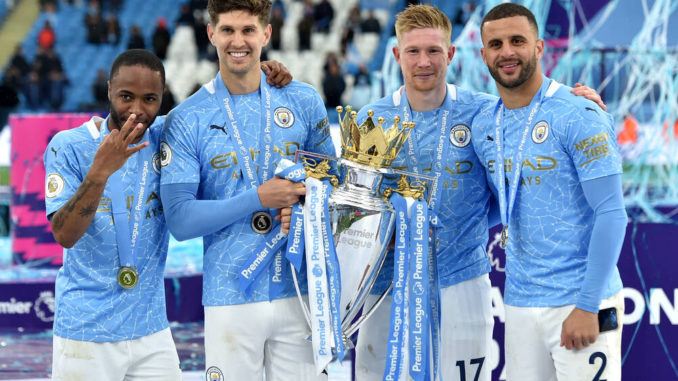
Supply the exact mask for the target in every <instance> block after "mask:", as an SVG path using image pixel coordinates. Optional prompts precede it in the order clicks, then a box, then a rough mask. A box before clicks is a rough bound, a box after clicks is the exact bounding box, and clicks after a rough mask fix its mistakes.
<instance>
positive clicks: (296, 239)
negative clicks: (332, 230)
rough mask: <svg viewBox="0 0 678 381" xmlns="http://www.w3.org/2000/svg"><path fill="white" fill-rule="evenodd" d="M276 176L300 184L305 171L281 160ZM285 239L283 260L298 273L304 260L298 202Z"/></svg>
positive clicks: (300, 166)
mask: <svg viewBox="0 0 678 381" xmlns="http://www.w3.org/2000/svg"><path fill="white" fill-rule="evenodd" d="M276 176H278V177H281V178H283V179H285V180H289V181H292V182H295V183H300V182H304V181H305V180H306V170H305V169H304V165H303V164H302V163H297V164H295V163H294V162H292V161H291V160H289V159H281V160H280V162H279V163H278V168H277V169H276ZM287 237H288V238H287V247H286V249H285V258H287V260H288V261H290V263H291V264H292V266H294V270H295V271H296V272H297V273H299V271H301V263H302V261H303V258H304V210H303V208H302V206H301V203H299V202H297V203H295V204H294V205H292V217H291V220H290V232H289V234H288V236H287Z"/></svg>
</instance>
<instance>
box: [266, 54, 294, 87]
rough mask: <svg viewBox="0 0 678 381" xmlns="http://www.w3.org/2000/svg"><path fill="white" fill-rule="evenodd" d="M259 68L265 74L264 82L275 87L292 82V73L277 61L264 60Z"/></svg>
mask: <svg viewBox="0 0 678 381" xmlns="http://www.w3.org/2000/svg"><path fill="white" fill-rule="evenodd" d="M261 70H263V71H264V73H265V74H266V82H267V83H268V84H269V85H271V86H275V87H283V86H286V85H287V84H288V83H290V82H292V73H290V71H289V70H287V67H285V65H283V64H282V63H280V62H278V61H274V60H272V61H264V62H262V63H261Z"/></svg>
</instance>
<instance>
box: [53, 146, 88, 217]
mask: <svg viewBox="0 0 678 381" xmlns="http://www.w3.org/2000/svg"><path fill="white" fill-rule="evenodd" d="M43 159H44V162H45V211H46V214H47V217H48V218H49V216H50V215H51V214H53V213H55V212H57V211H58V210H59V209H60V208H61V207H62V206H63V205H64V204H66V202H68V200H69V199H70V198H71V197H73V195H74V194H75V192H76V191H77V190H78V188H79V187H80V184H81V183H82V181H83V178H84V175H83V173H82V171H81V170H80V167H79V165H78V163H79V161H78V157H77V155H76V153H75V151H74V150H73V146H72V145H71V144H69V143H68V141H67V139H66V138H65V136H64V134H63V133H59V134H57V135H55V136H54V138H52V140H51V141H50V142H49V144H48V145H47V149H46V150H45V154H44V156H43Z"/></svg>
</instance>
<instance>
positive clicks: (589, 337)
mask: <svg viewBox="0 0 678 381" xmlns="http://www.w3.org/2000/svg"><path fill="white" fill-rule="evenodd" d="M599 333H600V332H599V328H598V315H597V314H594V313H591V312H588V311H584V310H581V309H579V308H575V309H574V310H572V312H570V315H568V317H567V319H565V321H564V322H563V328H562V331H561V332H560V346H561V347H565V348H567V349H583V348H585V347H587V346H589V345H591V344H593V343H594V342H595V341H596V339H598V334H599Z"/></svg>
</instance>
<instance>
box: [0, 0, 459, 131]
mask: <svg viewBox="0 0 678 381" xmlns="http://www.w3.org/2000/svg"><path fill="white" fill-rule="evenodd" d="M459 3H460V4H462V3H464V2H459ZM206 6H207V0H190V1H186V0H145V1H132V0H127V1H126V0H40V1H31V0H24V1H19V0H14V1H11V0H10V1H7V0H0V25H1V26H2V28H1V30H0V38H1V39H2V40H3V44H2V46H1V47H0V67H2V68H3V69H2V71H1V76H2V86H3V90H2V91H3V93H4V94H3V104H2V105H1V106H0V107H3V108H5V109H8V108H12V109H13V111H15V112H16V111H18V112H45V111H48V112H66V111H68V112H72V111H85V112H91V111H95V112H101V111H106V110H107V96H106V91H107V85H106V81H107V80H108V70H109V68H110V65H111V63H112V61H113V59H114V58H115V56H116V55H118V54H119V53H120V52H122V51H123V50H125V49H131V48H142V49H148V50H151V51H153V52H155V54H156V55H157V56H158V57H159V58H161V59H162V60H163V61H164V63H165V67H166V70H167V83H168V87H167V92H166V94H165V98H164V99H163V109H162V113H166V112H167V111H169V110H170V109H171V108H172V107H173V106H174V105H176V103H177V102H180V101H182V100H183V99H185V98H186V97H188V96H189V95H190V94H192V93H193V92H194V91H195V90H196V89H197V88H198V87H199V86H200V85H201V84H203V83H205V82H207V81H208V80H210V79H211V78H212V77H213V76H214V75H215V73H216V71H217V55H216V52H215V50H214V47H213V46H212V45H211V44H210V43H209V40H208V38H207V33H206V25H207V22H208V15H207V12H206ZM391 8H392V4H391V1H362V2H361V1H358V0H274V1H273V7H272V12H271V25H272V28H273V37H272V39H271V41H270V43H269V45H268V47H267V48H266V50H265V51H264V53H263V57H262V59H263V60H266V59H276V60H279V61H281V62H283V63H284V64H285V65H286V66H287V67H288V68H289V70H290V71H291V72H292V74H293V75H294V78H295V79H297V80H300V81H304V82H307V83H310V84H311V85H313V86H314V87H316V88H317V89H318V91H319V92H320V93H321V94H322V95H323V96H324V99H325V100H326V103H327V106H328V108H334V107H335V106H337V105H339V104H340V103H342V102H346V103H352V104H354V105H355V106H356V107H360V106H362V105H364V104H366V103H367V102H368V101H369V100H370V99H371V94H370V84H371V78H370V71H373V70H374V68H376V67H377V65H380V64H381V63H380V62H379V63H378V64H377V63H374V64H373V62H376V61H375V59H376V58H377V57H375V51H377V48H378V47H379V46H380V44H381V45H383V43H382V41H386V40H387V39H388V37H389V36H390V35H391V30H392V28H393V26H392V22H391V25H390V29H389V19H390V18H392V17H391V16H392V15H391ZM5 41H6V42H9V43H5ZM382 50H383V49H382ZM382 58H383V54H382V55H381V56H380V57H379V58H378V59H379V60H380V59H382ZM2 124H4V122H3V123H2Z"/></svg>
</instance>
